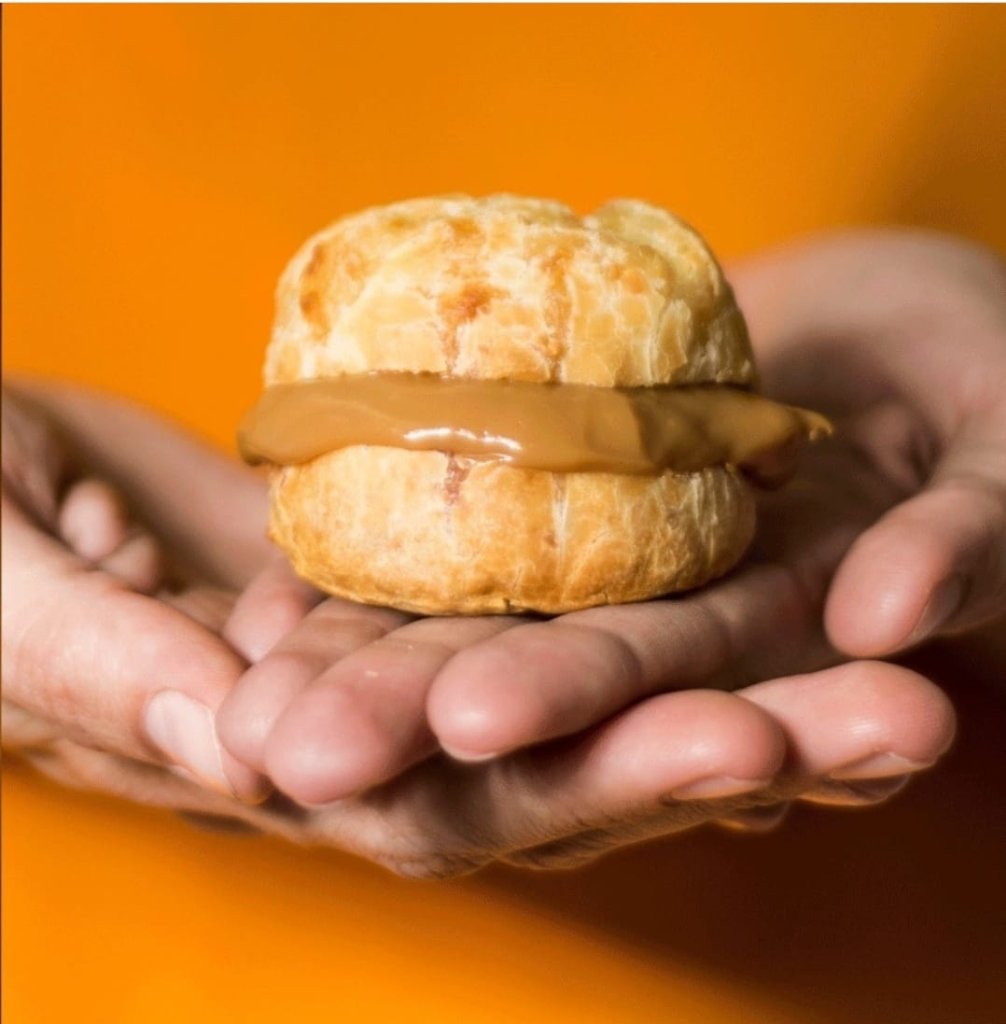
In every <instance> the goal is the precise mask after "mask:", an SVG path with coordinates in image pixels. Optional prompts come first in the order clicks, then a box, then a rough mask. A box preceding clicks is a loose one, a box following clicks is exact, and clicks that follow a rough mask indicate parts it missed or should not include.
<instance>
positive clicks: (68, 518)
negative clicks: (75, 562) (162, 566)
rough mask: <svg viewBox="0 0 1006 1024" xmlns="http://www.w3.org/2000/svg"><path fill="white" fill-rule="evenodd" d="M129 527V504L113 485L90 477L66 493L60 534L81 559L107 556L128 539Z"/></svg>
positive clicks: (98, 558)
mask: <svg viewBox="0 0 1006 1024" xmlns="http://www.w3.org/2000/svg"><path fill="white" fill-rule="evenodd" d="M129 529H130V524H129V515H128V513H127V512H126V506H125V504H124V503H123V501H122V496H121V495H120V494H119V492H118V491H117V490H116V489H115V488H114V487H112V486H111V484H108V483H106V482H105V481H104V480H97V479H95V478H94V477H87V478H86V479H84V480H78V481H77V482H76V483H75V484H73V485H72V486H71V487H70V489H69V490H68V491H67V492H66V495H65V497H64V498H63V503H62V505H61V506H60V509H59V519H58V530H59V535H60V536H61V537H62V538H63V540H65V541H66V543H67V545H68V546H69V547H70V549H71V550H72V551H75V552H76V553H77V554H78V555H80V557H81V558H83V559H86V560H87V561H88V562H100V561H101V560H102V559H104V558H107V557H108V556H109V555H111V554H112V552H113V551H115V550H116V548H118V547H120V546H121V544H122V543H123V541H125V539H126V536H127V534H128V533H129Z"/></svg>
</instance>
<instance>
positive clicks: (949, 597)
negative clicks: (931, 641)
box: [908, 575, 964, 644]
mask: <svg viewBox="0 0 1006 1024" xmlns="http://www.w3.org/2000/svg"><path fill="white" fill-rule="evenodd" d="M963 601H964V577H963V576H958V575H954V576H950V577H948V578H947V579H945V580H944V581H943V582H942V583H941V584H939V586H937V588H936V589H935V590H934V591H933V594H932V597H930V598H929V602H928V603H927V604H926V607H925V608H923V609H922V614H921V615H920V616H919V621H918V623H917V625H916V626H915V629H913V630H912V634H911V636H909V638H908V642H909V643H910V644H917V643H921V642H922V641H923V640H925V639H926V637H928V636H931V635H932V634H933V633H935V632H936V631H937V630H938V629H940V628H941V627H942V626H944V625H946V623H947V622H948V621H949V620H950V619H951V618H952V617H953V615H954V614H955V613H956V612H957V609H958V608H960V606H961V604H962V603H963Z"/></svg>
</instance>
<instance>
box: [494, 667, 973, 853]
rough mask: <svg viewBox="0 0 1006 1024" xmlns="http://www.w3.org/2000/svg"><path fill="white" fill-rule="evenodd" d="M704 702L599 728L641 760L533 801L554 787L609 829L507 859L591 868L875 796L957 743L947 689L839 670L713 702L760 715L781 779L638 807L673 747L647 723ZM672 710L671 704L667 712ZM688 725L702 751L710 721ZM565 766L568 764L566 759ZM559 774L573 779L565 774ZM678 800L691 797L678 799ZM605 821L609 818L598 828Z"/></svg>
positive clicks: (534, 760) (596, 765) (640, 709)
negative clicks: (671, 842)
mask: <svg viewBox="0 0 1006 1024" xmlns="http://www.w3.org/2000/svg"><path fill="white" fill-rule="evenodd" d="M699 693H702V691H686V692H684V693H679V694H671V695H667V696H664V697H658V698H653V699H651V700H649V701H646V702H644V703H643V704H640V705H638V706H637V707H636V708H634V709H632V710H631V711H629V712H626V713H624V714H623V715H621V716H619V717H618V718H617V719H615V720H614V721H613V723H612V724H611V725H609V726H603V727H601V729H600V730H598V732H597V734H598V735H600V736H618V737H619V738H620V739H621V740H622V742H625V743H626V747H628V743H629V742H631V743H633V744H634V750H629V749H623V750H622V751H620V753H621V757H615V758H612V760H611V761H609V762H608V763H607V764H605V763H604V761H603V760H601V759H598V760H597V761H596V762H592V763H591V765H590V767H591V770H592V772H600V771H606V776H607V777H606V778H604V779H597V781H596V782H594V784H593V785H592V786H590V787H589V788H588V787H582V788H580V789H579V790H578V791H576V792H573V793H571V792H570V789H569V788H568V786H567V785H565V784H564V783H565V781H566V780H565V779H564V778H560V779H559V780H558V781H556V780H555V778H554V775H553V774H552V773H551V772H550V771H549V770H546V771H545V772H544V773H543V776H542V779H540V780H539V779H535V778H533V777H531V778H529V780H528V781H530V782H531V783H532V785H533V787H534V789H533V791H534V792H537V791H538V787H539V786H540V785H541V784H542V783H543V782H551V783H552V785H553V790H552V794H551V799H552V800H554V801H556V803H558V805H559V807H560V808H563V807H565V808H566V809H567V813H568V812H569V809H570V808H573V809H575V813H576V816H577V818H578V819H579V820H580V821H581V822H583V823H584V824H585V825H590V824H591V823H592V822H596V821H598V820H600V821H601V822H602V824H601V827H599V828H594V829H590V828H586V829H580V830H576V831H575V832H574V835H573V836H559V837H554V836H553V837H546V841H545V842H544V843H540V842H539V843H537V844H524V847H525V848H524V849H522V850H521V851H520V852H519V853H517V854H512V855H508V857H507V859H508V860H511V861H512V862H515V863H517V862H519V863H521V864H524V865H528V866H542V867H551V866H556V865H558V866H562V865H563V862H569V863H573V862H574V861H575V859H576V857H578V856H579V855H580V853H582V854H583V856H586V857H587V858H588V859H593V858H594V857H597V856H599V855H600V854H601V853H603V852H605V851H606V850H608V849H614V848H616V847H619V846H623V845H625V844H626V843H630V842H638V841H640V840H643V839H647V838H652V837H656V836H662V835H669V834H671V833H673V832H677V831H681V830H682V829H685V828H691V827H694V826H695V825H698V824H702V823H703V822H705V821H720V820H722V819H724V818H736V817H738V815H739V814H741V812H743V817H749V816H748V812H749V811H750V810H751V809H752V808H753V807H760V806H762V805H764V804H765V803H766V802H769V803H779V802H781V801H785V800H788V799H794V798H797V797H799V796H800V795H801V794H802V793H803V792H805V791H812V792H816V793H821V792H822V791H823V789H824V788H825V787H826V786H827V785H828V784H831V791H832V793H833V794H835V793H837V792H838V790H839V789H844V790H845V792H846V794H848V793H849V792H851V790H852V789H853V788H854V787H856V788H858V787H864V791H868V786H870V785H873V786H876V785H877V784H876V783H873V782H870V783H868V782H866V781H862V780H875V779H881V780H884V779H887V778H892V777H893V776H895V775H898V776H903V775H905V774H912V773H914V772H916V771H919V770H922V769H923V768H925V767H928V766H929V765H931V764H932V763H933V762H934V761H935V760H936V759H937V758H938V757H939V756H940V755H941V754H942V753H943V752H944V751H945V750H946V749H947V747H948V746H949V744H950V742H951V740H952V738H953V731H954V716H953V711H952V709H951V707H950V705H949V702H948V701H947V699H946V697H945V696H944V695H943V693H942V691H940V690H939V689H938V688H937V687H935V686H934V685H933V684H932V683H930V682H928V681H927V680H925V679H923V678H922V677H921V676H918V675H916V674H915V673H914V672H910V671H908V670H907V669H903V668H899V667H897V666H894V665H885V664H878V663H871V662H865V663H858V664H849V665H842V666H838V667H837V668H832V669H827V670H825V671H822V672H816V673H812V674H809V675H805V676H799V677H791V678H784V679H778V680H774V681H771V682H766V683H760V684H758V685H757V686H752V687H748V688H747V689H746V690H743V691H740V692H739V693H738V694H731V695H727V694H718V695H716V696H720V697H729V699H731V700H742V701H745V700H746V701H750V702H751V703H752V704H753V705H756V706H758V707H759V708H761V709H762V710H763V711H764V712H765V713H766V720H767V721H769V722H770V723H771V725H772V726H773V728H774V729H777V730H779V731H778V733H774V734H773V735H775V736H776V737H778V738H779V739H783V740H784V742H785V745H786V748H787V752H786V763H785V768H784V769H783V770H781V771H779V772H776V773H775V777H774V779H770V780H769V781H767V782H766V783H765V784H764V785H762V786H756V787H752V788H750V789H749V790H748V791H746V792H740V793H737V794H735V795H733V796H732V797H731V796H730V794H728V793H726V792H721V793H717V792H716V787H715V786H710V787H709V789H710V792H709V794H708V798H707V799H702V800H696V801H683V802H675V801H672V802H670V803H667V802H666V801H665V802H664V803H665V805H664V806H662V807H660V808H655V807H654V806H653V805H654V801H652V800H651V801H650V803H649V805H648V806H647V804H646V802H645V801H644V802H643V803H642V805H640V802H639V801H638V800H637V799H635V792H637V791H636V790H635V789H634V787H633V788H627V787H626V786H625V781H624V780H625V779H626V776H627V775H628V774H629V773H630V772H631V773H632V775H635V776H636V777H638V774H637V773H639V772H640V768H642V770H643V772H644V773H645V774H644V778H646V779H647V780H649V781H650V783H651V784H652V782H653V781H654V780H655V779H656V778H658V777H659V775H660V773H661V769H660V765H661V761H662V756H661V755H662V752H663V749H664V748H663V747H662V745H661V744H660V739H664V740H668V739H670V737H666V736H661V734H660V732H658V731H656V730H657V729H658V728H659V721H658V720H654V721H651V720H650V716H651V714H652V712H651V710H650V709H652V708H654V707H660V706H661V704H660V703H659V702H665V701H671V700H672V699H679V700H680V699H683V698H686V697H690V696H691V695H693V694H699ZM667 706H670V705H664V707H667ZM634 721H635V722H639V721H643V722H644V723H645V728H646V729H647V730H650V729H652V730H654V731H653V732H649V733H648V732H646V731H644V730H640V733H639V734H635V733H634V732H629V724H631V723H633V722H634ZM689 724H690V725H691V726H692V728H693V729H694V736H695V740H696V742H699V743H701V742H703V726H704V727H705V728H706V729H708V727H709V724H710V722H709V719H707V721H706V722H705V723H689ZM623 730H624V732H623ZM620 734H621V735H620ZM750 741H751V740H750V738H748V739H747V740H745V739H742V738H741V736H740V734H739V733H738V735H737V737H736V738H735V742H736V743H744V742H750ZM608 742H612V741H611V740H609V741H608ZM543 749H544V750H547V748H543ZM615 749H616V751H617V750H618V748H617V747H616V748H615ZM766 752H767V750H766ZM542 756H543V754H542V753H540V752H539V751H537V750H531V751H527V752H525V753H523V754H521V755H518V757H517V759H516V760H517V763H518V764H521V765H525V764H538V763H540V758H541V757H542ZM546 756H547V755H546ZM563 756H564V755H560V759H561V758H562V757H563ZM574 756H576V755H575V754H574ZM580 756H582V753H581V755H580ZM502 763H503V764H505V763H506V762H502ZM560 763H561V760H560ZM574 763H575V762H574ZM561 770H566V771H568V768H564V769H561ZM581 770H582V769H581ZM552 771H553V772H554V771H555V769H554V768H553V769H552ZM524 777H525V776H522V778H524ZM586 777H587V778H590V777H591V776H589V775H588V776H586ZM629 777H630V778H631V777H632V776H631V775H630V776H629ZM595 778H596V777H595ZM903 785H904V782H903V781H902V779H901V778H900V777H899V778H897V779H896V780H895V781H894V782H892V783H891V784H890V785H889V786H888V790H889V792H888V795H890V794H891V793H893V792H896V791H897V790H898V789H899V788H901V787H902V786H903ZM880 788H881V789H882V788H883V784H881V787H880ZM651 792H653V790H651ZM878 792H879V791H878ZM606 793H610V794H611V796H608V795H606ZM677 795H678V796H679V797H680V796H681V795H682V793H681V791H680V789H679V790H678V791H677ZM517 802H518V803H519V804H520V805H521V806H523V807H525V808H532V809H533V808H535V807H536V804H535V803H534V802H533V801H528V799H527V794H526V793H523V792H522V793H521V797H520V800H519V801H517ZM832 802H837V800H833V801H832ZM843 802H845V803H850V802H852V801H851V800H849V799H846V800H845V801H843ZM857 802H862V801H857ZM731 805H732V806H731ZM545 806H546V807H548V804H546V805H545ZM601 815H604V816H605V817H604V818H600V816H601ZM538 818H539V819H540V820H541V821H543V822H547V821H548V817H547V813H546V812H545V810H544V809H540V810H539V811H538ZM561 820H562V819H561V816H557V818H556V823H557V824H558V823H560V822H561ZM612 823H615V824H612ZM748 824H750V819H749V821H748ZM511 827H513V828H514V831H515V833H516V834H520V832H521V831H523V830H526V827H527V826H526V825H525V826H522V825H521V824H520V823H519V822H518V823H517V824H516V825H514V826H511ZM557 839H558V840H559V841H557ZM501 841H505V839H502V840H501ZM581 859H582V858H581Z"/></svg>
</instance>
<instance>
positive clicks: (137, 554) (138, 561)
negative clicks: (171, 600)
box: [98, 530, 164, 594]
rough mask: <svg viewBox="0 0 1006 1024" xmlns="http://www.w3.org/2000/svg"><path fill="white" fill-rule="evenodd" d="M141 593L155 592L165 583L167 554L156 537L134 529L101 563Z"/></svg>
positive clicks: (113, 574) (104, 568)
mask: <svg viewBox="0 0 1006 1024" xmlns="http://www.w3.org/2000/svg"><path fill="white" fill-rule="evenodd" d="M98 564H99V565H100V567H101V568H102V569H103V570H104V571H105V572H107V573H109V574H110V575H112V576H117V577H118V578H119V579H120V580H122V582H123V583H125V584H126V585H127V586H129V587H131V588H132V589H133V590H135V591H137V592H138V593H140V594H153V593H154V592H155V591H156V590H157V589H158V587H160V586H161V585H162V584H163V583H164V555H163V552H162V551H161V545H160V544H159V543H158V542H157V540H156V538H154V537H153V536H151V535H150V534H149V533H146V532H144V531H142V530H135V531H134V532H133V533H131V534H130V535H129V536H127V537H126V539H125V540H124V541H123V542H122V544H120V545H119V547H117V548H116V549H115V550H114V551H113V552H112V553H111V554H110V555H108V557H107V558H103V559H101V560H100V562H99V563H98Z"/></svg>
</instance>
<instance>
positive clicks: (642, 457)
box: [238, 372, 831, 476]
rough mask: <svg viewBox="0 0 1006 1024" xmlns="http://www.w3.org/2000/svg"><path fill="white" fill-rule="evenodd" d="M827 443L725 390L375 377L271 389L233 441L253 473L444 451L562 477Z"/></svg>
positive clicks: (734, 461) (744, 395)
mask: <svg viewBox="0 0 1006 1024" xmlns="http://www.w3.org/2000/svg"><path fill="white" fill-rule="evenodd" d="M829 433H831V425H830V423H829V422H828V421H827V420H826V419H825V418H824V417H823V416H819V415H818V414H817V413H814V412H809V411H807V410H805V409H798V408H795V407H793V406H789V405H781V404H780V403H778V402H773V401H771V400H770V399H768V398H764V397H762V396H761V395H756V394H753V393H752V392H749V391H744V390H742V389H740V388H736V387H731V386H727V385H715V384H712V385H686V386H682V387H640V388H605V387H592V386H589V385H585V384H534V383H528V382H523V381H504V380H473V379H469V378H461V377H438V376H436V375H434V374H421V373H420V374H411V373H390V372H376V373H366V374H359V375H351V376H344V377H326V378H324V379H321V380H307V381H298V382H296V383H292V384H276V385H273V386H272V387H269V388H267V389H266V390H265V392H264V393H263V394H262V397H261V398H260V399H259V401H258V403H257V404H256V405H255V407H254V408H253V409H252V410H251V411H250V412H249V413H248V414H247V415H246V416H245V418H244V421H243V422H242V424H241V427H240V430H239V433H238V446H239V448H240V451H241V455H242V457H243V458H244V459H245V460H246V461H248V462H251V463H260V462H269V463H273V464H276V465H284V466H285V465H295V464H297V463H302V462H307V461H309V460H310V459H314V458H317V457H318V456H319V455H323V454H325V453H326V452H330V451H334V450H336V449H339V448H347V447H350V446H351V445H377V446H383V447H391V448H406V449H409V450H412V451H441V452H448V453H451V454H452V455H461V456H467V457H470V458H476V459H495V460H498V461H500V462H504V463H507V464H508V465H512V466H519V467H523V468H526V469H539V470H548V471H551V472H556V473H580V472H605V473H629V474H655V473H660V472H663V471H664V470H668V469H670V470H675V471H678V472H694V471H697V470H700V469H705V468H707V467H709V466H721V465H733V466H743V467H753V468H755V469H757V468H758V467H759V466H761V467H762V468H763V469H765V473H764V474H763V475H765V476H773V475H776V471H775V470H773V469H770V468H769V467H771V466H773V464H774V463H776V462H778V460H779V458H780V457H782V456H787V455H788V453H791V452H792V450H793V449H794V447H796V446H797V445H798V444H799V443H800V442H802V441H803V440H805V439H808V438H809V439H815V438H818V437H821V436H824V435H826V434H829Z"/></svg>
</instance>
